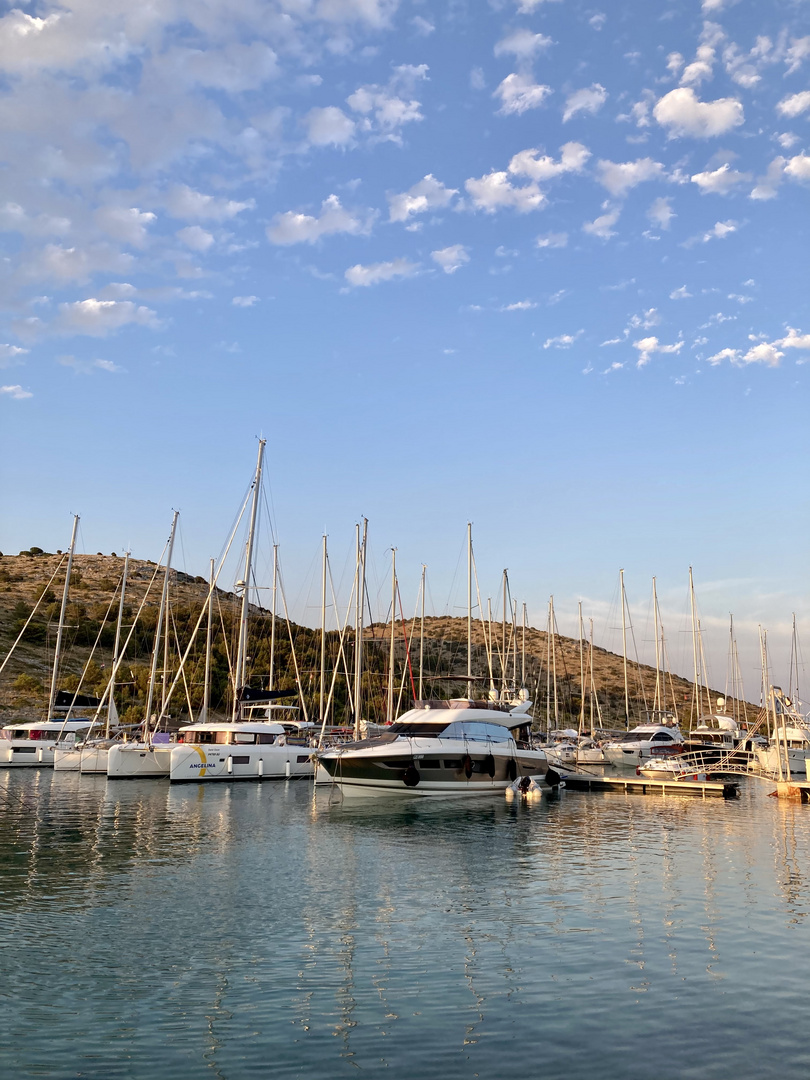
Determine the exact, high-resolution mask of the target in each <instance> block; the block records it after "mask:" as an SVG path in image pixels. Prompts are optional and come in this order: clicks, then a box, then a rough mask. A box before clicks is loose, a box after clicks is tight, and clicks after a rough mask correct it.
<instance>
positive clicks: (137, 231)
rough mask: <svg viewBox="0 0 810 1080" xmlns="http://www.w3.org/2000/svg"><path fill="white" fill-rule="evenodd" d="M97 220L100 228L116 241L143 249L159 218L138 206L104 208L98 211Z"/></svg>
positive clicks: (96, 213)
mask: <svg viewBox="0 0 810 1080" xmlns="http://www.w3.org/2000/svg"><path fill="white" fill-rule="evenodd" d="M95 220H96V224H97V225H98V227H99V228H100V229H102V230H103V232H105V233H106V234H107V235H108V236H110V237H112V238H113V239H114V240H119V241H120V242H121V243H122V244H127V245H129V246H130V247H135V248H142V247H144V246H145V244H146V243H147V241H148V239H149V226H150V225H152V224H153V223H154V222H155V221H156V220H157V216H156V215H155V214H153V213H151V211H149V210H140V209H139V208H138V207H137V206H129V207H127V206H102V207H99V209H98V210H96V212H95Z"/></svg>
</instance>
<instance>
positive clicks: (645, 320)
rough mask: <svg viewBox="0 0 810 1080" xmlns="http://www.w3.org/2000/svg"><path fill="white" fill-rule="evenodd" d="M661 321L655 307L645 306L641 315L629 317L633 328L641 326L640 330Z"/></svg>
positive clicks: (636, 328) (647, 328)
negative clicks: (645, 308)
mask: <svg viewBox="0 0 810 1080" xmlns="http://www.w3.org/2000/svg"><path fill="white" fill-rule="evenodd" d="M660 322H661V316H660V315H659V314H658V311H657V309H656V308H654V307H651V308H647V310H646V311H645V312H644V314H643V315H633V316H632V317H631V318H630V326H631V327H632V328H633V329H634V330H638V329H639V327H641V329H642V330H649V329H650V328H651V327H653V326H658V324H659V323H660Z"/></svg>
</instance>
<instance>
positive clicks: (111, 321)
mask: <svg viewBox="0 0 810 1080" xmlns="http://www.w3.org/2000/svg"><path fill="white" fill-rule="evenodd" d="M130 325H134V326H148V327H150V328H152V329H155V328H156V327H157V326H159V322H158V318H157V314H156V313H155V312H154V311H152V310H151V309H150V308H148V307H144V306H142V305H138V304H135V303H133V301H131V300H96V299H95V298H90V299H88V300H77V301H75V302H73V303H66V304H60V305H59V311H58V315H57V318H56V320H55V321H54V323H53V326H52V329H53V331H54V332H55V333H57V334H86V335H88V336H89V337H106V336H107V335H108V334H113V333H115V332H116V331H117V330H120V329H121V328H122V327H124V326H130Z"/></svg>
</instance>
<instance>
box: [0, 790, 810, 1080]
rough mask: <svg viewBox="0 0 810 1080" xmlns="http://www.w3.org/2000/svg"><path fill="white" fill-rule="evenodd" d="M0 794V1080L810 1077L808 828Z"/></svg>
mask: <svg viewBox="0 0 810 1080" xmlns="http://www.w3.org/2000/svg"><path fill="white" fill-rule="evenodd" d="M767 790H768V789H767V788H766V786H765V785H757V784H756V783H755V782H751V783H749V786H748V788H747V789H746V790H745V791H744V793H743V796H742V798H741V799H739V800H738V801H736V802H728V803H726V802H723V801H721V800H717V801H715V800H707V801H705V802H703V801H700V800H692V799H687V798H684V799H672V798H667V799H661V798H659V797H646V798H645V797H642V796H624V795H618V794H616V795H603V794H577V793H574V792H563V793H561V795H560V796H559V797H558V798H557V799H547V798H544V799H543V800H542V801H540V802H537V803H532V804H529V805H526V804H522V805H514V804H507V803H506V802H505V801H503V800H501V799H498V798H494V799H492V800H491V801H490V800H489V799H486V798H485V799H483V800H481V801H475V802H464V801H461V800H441V801H431V800H426V799H424V800H423V799H413V800H407V801H396V800H394V801H392V800H389V799H386V800H362V801H360V802H349V801H346V802H343V803H342V804H340V803H337V804H335V803H332V804H330V801H329V798H328V795H327V793H325V792H318V793H317V794H316V793H314V792H313V789H312V787H311V786H310V785H309V784H305V783H301V782H299V783H292V784H271V783H267V784H264V785H259V784H241V785H240V784H234V785H230V786H228V785H221V786H220V785H210V786H207V785H199V786H194V785H192V786H182V787H171V788H170V787H169V785H168V784H164V783H159V782H132V781H131V782H117V783H114V782H110V783H107V781H106V779H105V778H103V777H87V776H86V777H80V776H76V775H73V774H55V773H53V772H48V771H42V772H25V771H20V772H6V773H3V774H2V775H0V920H1V922H0V929H1V935H0V1075H2V1076H4V1077H10V1078H11V1077H60V1078H61V1077H79V1076H81V1077H93V1078H96V1077H97V1078H105V1080H106V1078H110V1080H112V1078H118V1077H121V1078H125V1077H138V1078H140V1077H145V1078H149V1080H153V1078H154V1080H158V1078H164V1077H169V1078H171V1077H183V1078H185V1077H208V1076H213V1077H222V1078H225V1080H237V1078H241V1077H265V1076H268V1077H269V1076H272V1077H273V1078H277V1077H282V1078H283V1077H314V1078H318V1080H320V1078H324V1080H327V1078H331V1077H355V1076H357V1075H360V1074H364V1075H366V1076H382V1075H386V1076H399V1077H426V1078H431V1077H437V1078H441V1080H452V1078H455V1077H459V1078H462V1077H463V1078H467V1077H484V1078H493V1077H498V1078H499V1077H512V1076H530V1077H565V1078H566V1080H578V1078H580V1077H582V1078H585V1077H587V1078H589V1080H592V1078H594V1077H598V1078H614V1077H615V1078H617V1080H618V1078H622V1080H624V1078H636V1077H638V1078H641V1077H643V1078H653V1077H655V1078H658V1077H673V1078H675V1077H678V1078H683V1077H696V1078H700V1080H708V1078H713V1077H718V1078H721V1077H722V1078H728V1077H753V1076H756V1077H771V1076H773V1077H777V1076H778V1077H782V1078H792V1077H802V1078H806V1077H807V1076H808V1075H810V1024H809V1023H808V1013H810V924H809V923H808V911H810V893H809V892H808V879H809V877H810V806H802V805H795V804H785V803H781V802H778V801H777V800H776V799H769V798H767V797H766V791H767Z"/></svg>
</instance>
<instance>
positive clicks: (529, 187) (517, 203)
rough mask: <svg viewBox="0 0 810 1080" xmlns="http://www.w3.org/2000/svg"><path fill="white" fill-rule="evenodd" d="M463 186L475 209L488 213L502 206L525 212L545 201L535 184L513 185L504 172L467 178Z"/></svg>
mask: <svg viewBox="0 0 810 1080" xmlns="http://www.w3.org/2000/svg"><path fill="white" fill-rule="evenodd" d="M464 187H465V188H466V190H467V193H468V194H469V196H470V198H471V199H472V201H473V204H474V206H475V207H476V209H478V210H484V211H486V213H488V214H494V213H495V211H496V210H500V209H504V208H509V209H512V210H517V211H518V213H520V214H526V213H528V212H529V211H530V210H539V209H540V207H541V206H543V204H544V203H545V201H546V197H545V195H544V194H543V193H542V191H541V190H540V189H539V188H538V186H537V184H534V183H532V184H526V185H524V186H523V187H513V186H512V184H511V183H510V180H509V175H508V173H506V172H491V173H488V174H487V175H486V176H482V177H481V178H480V179H478V180H476V179H470V180H467V181H466V182H465V184H464Z"/></svg>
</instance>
